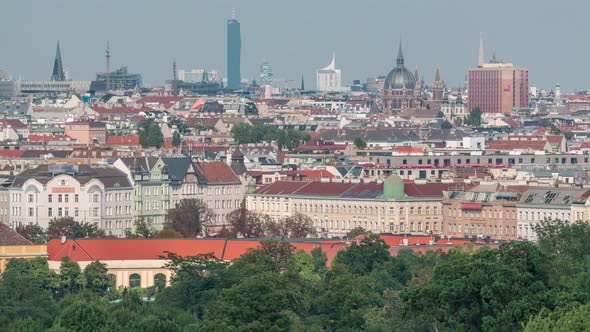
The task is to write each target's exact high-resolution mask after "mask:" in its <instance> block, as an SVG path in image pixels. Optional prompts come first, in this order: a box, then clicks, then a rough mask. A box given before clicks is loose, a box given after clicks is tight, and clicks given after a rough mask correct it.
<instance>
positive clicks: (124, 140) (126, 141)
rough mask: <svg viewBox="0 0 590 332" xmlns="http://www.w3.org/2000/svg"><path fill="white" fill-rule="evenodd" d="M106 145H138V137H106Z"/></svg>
mask: <svg viewBox="0 0 590 332" xmlns="http://www.w3.org/2000/svg"><path fill="white" fill-rule="evenodd" d="M106 144H107V145H139V135H116V136H107V140H106Z"/></svg>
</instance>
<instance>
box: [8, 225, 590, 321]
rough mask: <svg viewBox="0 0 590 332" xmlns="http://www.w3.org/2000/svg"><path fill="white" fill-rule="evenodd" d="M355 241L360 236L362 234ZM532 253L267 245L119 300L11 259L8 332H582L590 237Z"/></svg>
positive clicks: (549, 237)
mask: <svg viewBox="0 0 590 332" xmlns="http://www.w3.org/2000/svg"><path fill="white" fill-rule="evenodd" d="M362 231H363V230H360V229H359V230H357V233H362ZM537 231H538V234H539V241H538V243H537V244H533V243H530V242H509V243H503V244H500V245H499V246H498V247H494V248H490V247H483V248H475V247H467V248H463V249H461V248H453V249H451V250H450V251H449V252H448V253H443V252H432V251H430V252H427V253H424V254H422V253H415V252H413V251H412V250H411V249H402V250H401V251H399V252H398V253H397V255H395V256H392V255H390V251H389V249H388V246H387V245H386V244H385V243H384V242H383V241H382V240H381V239H379V238H378V237H376V236H373V235H366V236H364V237H362V240H358V241H351V243H350V245H349V246H348V248H347V249H346V250H342V251H339V252H338V253H337V254H336V255H335V257H334V258H333V260H330V261H331V263H330V264H328V257H327V252H324V251H322V250H321V249H320V248H315V249H314V250H313V251H312V252H311V253H310V254H308V253H305V252H303V251H296V250H295V249H294V247H293V246H291V245H290V244H289V243H287V242H281V241H266V242H262V243H261V245H260V246H259V247H258V248H257V249H251V250H249V251H248V252H247V253H246V254H244V255H242V257H240V258H238V259H236V260H234V261H232V262H231V264H230V263H228V262H224V261H220V260H218V259H217V258H215V257H214V256H213V255H212V254H205V255H197V256H192V257H181V256H178V255H176V254H174V253H168V257H167V258H168V260H167V262H168V263H167V267H168V268H169V269H170V270H171V271H172V272H173V277H172V279H171V280H170V286H168V287H161V285H160V286H159V287H154V288H151V289H139V288H131V289H122V288H119V289H115V287H114V285H113V283H112V279H111V278H110V277H109V275H108V272H107V269H106V267H105V266H104V265H103V264H101V263H99V262H94V263H92V264H90V265H88V266H87V267H86V268H85V269H83V270H82V269H80V267H79V266H78V264H77V263H75V262H72V261H70V260H69V259H68V258H64V260H63V261H62V263H61V268H60V271H59V272H58V273H56V272H53V271H50V270H49V269H48V265H47V261H46V260H44V259H41V258H37V259H33V260H24V259H13V260H11V261H10V262H9V263H8V265H7V267H6V271H5V272H4V274H3V275H2V277H1V279H0V313H1V314H0V327H2V330H6V331H590V318H588V317H590V316H589V314H590V282H589V280H590V226H589V225H588V224H586V223H577V224H573V225H570V224H566V223H562V222H558V221H552V222H551V221H547V222H543V223H542V225H541V226H539V228H538V229H537Z"/></svg>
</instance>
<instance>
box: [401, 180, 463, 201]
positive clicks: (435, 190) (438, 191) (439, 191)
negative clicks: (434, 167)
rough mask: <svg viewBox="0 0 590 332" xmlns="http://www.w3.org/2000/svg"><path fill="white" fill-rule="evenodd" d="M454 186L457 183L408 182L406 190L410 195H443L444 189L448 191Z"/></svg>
mask: <svg viewBox="0 0 590 332" xmlns="http://www.w3.org/2000/svg"><path fill="white" fill-rule="evenodd" d="M452 186H456V183H440V182H432V183H424V184H416V183H406V185H405V187H404V189H405V190H404V191H405V193H406V195H408V196H410V197H442V195H443V191H448V190H449V188H450V187H452Z"/></svg>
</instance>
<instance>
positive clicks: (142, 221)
mask: <svg viewBox="0 0 590 332" xmlns="http://www.w3.org/2000/svg"><path fill="white" fill-rule="evenodd" d="M133 226H135V230H134V231H133V232H132V231H130V230H127V231H126V232H125V237H127V238H132V239H149V238H152V237H154V229H153V222H152V220H151V218H144V217H138V218H135V220H134V221H133Z"/></svg>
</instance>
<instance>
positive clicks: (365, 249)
mask: <svg viewBox="0 0 590 332" xmlns="http://www.w3.org/2000/svg"><path fill="white" fill-rule="evenodd" d="M388 249H389V246H388V245H387V244H386V243H385V242H384V241H383V240H382V239H380V238H379V237H378V236H377V235H373V234H371V235H368V236H367V237H365V238H363V239H362V240H361V241H359V242H358V243H357V242H353V243H352V244H351V245H350V247H348V248H347V249H346V250H342V251H339V252H338V254H336V257H335V258H334V264H335V265H337V264H342V265H345V266H346V267H347V270H348V271H350V272H352V273H354V274H366V273H369V272H371V271H372V270H373V268H375V267H376V266H378V265H380V264H383V263H385V262H387V261H388V260H389V257H390V256H391V255H390V254H389V251H388Z"/></svg>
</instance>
